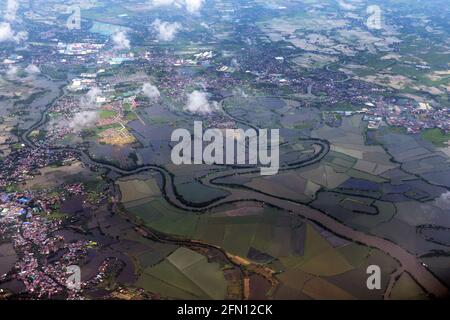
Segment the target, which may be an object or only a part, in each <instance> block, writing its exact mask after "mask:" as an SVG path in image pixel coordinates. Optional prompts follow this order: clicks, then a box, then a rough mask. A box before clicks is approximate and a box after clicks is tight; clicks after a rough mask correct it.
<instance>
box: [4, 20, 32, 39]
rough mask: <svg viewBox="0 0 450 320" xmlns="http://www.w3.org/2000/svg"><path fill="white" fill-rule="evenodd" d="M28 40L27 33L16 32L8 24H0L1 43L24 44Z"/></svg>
mask: <svg viewBox="0 0 450 320" xmlns="http://www.w3.org/2000/svg"><path fill="white" fill-rule="evenodd" d="M27 38H28V33H27V32H25V31H20V32H17V33H16V32H15V31H14V30H13V29H12V28H11V25H10V24H9V23H7V22H2V23H0V42H16V43H19V42H22V41H24V40H26V39H27Z"/></svg>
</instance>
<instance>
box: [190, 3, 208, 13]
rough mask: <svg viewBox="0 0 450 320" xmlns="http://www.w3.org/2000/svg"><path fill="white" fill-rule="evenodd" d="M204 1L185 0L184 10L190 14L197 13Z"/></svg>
mask: <svg viewBox="0 0 450 320" xmlns="http://www.w3.org/2000/svg"><path fill="white" fill-rule="evenodd" d="M203 2H204V0H186V9H187V11H189V12H190V13H197V12H198V11H199V10H200V9H201V8H202V6H203Z"/></svg>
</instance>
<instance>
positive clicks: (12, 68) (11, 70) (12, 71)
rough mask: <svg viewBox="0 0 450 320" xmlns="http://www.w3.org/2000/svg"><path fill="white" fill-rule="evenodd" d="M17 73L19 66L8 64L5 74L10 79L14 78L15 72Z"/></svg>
mask: <svg viewBox="0 0 450 320" xmlns="http://www.w3.org/2000/svg"><path fill="white" fill-rule="evenodd" d="M18 73H19V68H18V67H16V66H9V68H8V70H7V71H6V76H7V77H8V78H10V79H14V78H16V77H17V74H18Z"/></svg>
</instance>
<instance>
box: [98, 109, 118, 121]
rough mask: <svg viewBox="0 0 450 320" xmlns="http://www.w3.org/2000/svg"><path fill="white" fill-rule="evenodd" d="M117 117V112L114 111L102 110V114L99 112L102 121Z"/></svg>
mask: <svg viewBox="0 0 450 320" xmlns="http://www.w3.org/2000/svg"><path fill="white" fill-rule="evenodd" d="M116 115H117V112H116V111H113V110H100V112H99V117H100V118H101V119H107V118H112V117H115V116H116Z"/></svg>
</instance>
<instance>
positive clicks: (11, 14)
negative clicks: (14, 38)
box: [4, 0, 19, 21]
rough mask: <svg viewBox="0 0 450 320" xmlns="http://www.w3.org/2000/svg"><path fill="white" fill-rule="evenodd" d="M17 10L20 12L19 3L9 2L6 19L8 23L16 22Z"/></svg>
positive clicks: (13, 0) (15, 1)
mask: <svg viewBox="0 0 450 320" xmlns="http://www.w3.org/2000/svg"><path fill="white" fill-rule="evenodd" d="M17 10H19V1H17V0H8V2H7V4H6V12H5V16H4V19H5V20H6V21H14V20H16V14H17Z"/></svg>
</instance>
